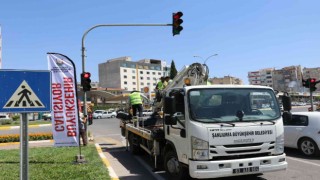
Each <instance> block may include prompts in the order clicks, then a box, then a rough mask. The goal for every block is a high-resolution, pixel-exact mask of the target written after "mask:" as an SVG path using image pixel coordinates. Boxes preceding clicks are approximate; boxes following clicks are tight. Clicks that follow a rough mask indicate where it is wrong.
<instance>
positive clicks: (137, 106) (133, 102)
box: [129, 91, 143, 117]
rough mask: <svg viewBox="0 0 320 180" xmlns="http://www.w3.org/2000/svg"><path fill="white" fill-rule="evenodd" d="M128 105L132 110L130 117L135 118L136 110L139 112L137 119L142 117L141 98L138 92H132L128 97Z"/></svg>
mask: <svg viewBox="0 0 320 180" xmlns="http://www.w3.org/2000/svg"><path fill="white" fill-rule="evenodd" d="M129 103H130V106H131V108H132V115H133V116H137V110H138V111H139V117H142V110H143V107H142V97H141V93H140V92H139V91H132V92H131V93H130V95H129Z"/></svg>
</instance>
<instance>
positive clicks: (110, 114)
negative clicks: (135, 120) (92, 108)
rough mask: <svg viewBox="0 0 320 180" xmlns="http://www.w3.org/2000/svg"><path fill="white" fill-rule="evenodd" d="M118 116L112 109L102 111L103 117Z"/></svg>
mask: <svg viewBox="0 0 320 180" xmlns="http://www.w3.org/2000/svg"><path fill="white" fill-rule="evenodd" d="M116 116H117V113H116V112H112V111H105V112H103V113H102V115H101V118H103V119H105V118H115V117H116Z"/></svg>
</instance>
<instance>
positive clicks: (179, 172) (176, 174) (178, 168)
mask: <svg viewBox="0 0 320 180" xmlns="http://www.w3.org/2000/svg"><path fill="white" fill-rule="evenodd" d="M164 167H165V170H166V172H167V173H168V174H169V175H170V177H171V179H175V180H180V179H184V178H186V177H187V174H189V173H188V172H187V170H186V168H185V167H183V166H182V165H181V164H180V163H179V160H178V156H177V154H176V152H174V151H169V152H167V153H166V154H165V157H164Z"/></svg>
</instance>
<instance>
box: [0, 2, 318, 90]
mask: <svg viewBox="0 0 320 180" xmlns="http://www.w3.org/2000/svg"><path fill="white" fill-rule="evenodd" d="M319 7H320V1H318V0H161V1H160V0H157V1H155V0H92V1H88V0H46V1H43V0H42V1H41V0H28V1H23V0H10V1H8V0H7V1H2V2H1V4H0V26H1V29H2V68H3V69H21V70H47V69H48V63H47V52H56V53H61V54H64V55H66V56H68V57H69V58H70V59H72V60H73V62H74V63H75V64H76V73H77V79H80V74H81V72H82V68H83V67H82V59H81V42H82V37H83V35H84V33H85V32H86V31H87V30H88V29H90V28H91V27H93V26H95V25H97V24H171V23H172V13H174V12H178V11H181V12H183V14H184V15H183V17H182V19H183V21H184V22H183V24H182V26H183V30H182V31H181V33H180V35H176V36H172V27H170V26H157V27H99V28H96V29H94V30H92V31H90V32H89V33H88V34H87V36H86V38H85V45H84V46H85V48H86V61H85V67H84V69H85V71H87V72H90V73H91V75H92V76H91V77H92V78H91V79H92V81H98V80H99V76H98V65H99V64H100V63H104V62H106V61H107V60H108V59H112V58H117V57H123V56H130V57H131V58H132V60H133V61H138V60H141V59H145V58H147V59H160V60H165V61H166V62H167V64H169V65H170V64H171V61H172V60H173V61H174V63H175V65H176V68H177V70H180V69H181V68H182V67H183V66H184V65H190V64H192V63H194V62H200V63H203V61H204V60H205V59H207V58H208V57H210V56H211V55H213V54H218V55H217V56H212V57H211V58H209V59H208V61H207V65H208V66H209V69H210V74H209V77H223V76H228V75H229V76H233V77H237V78H240V79H242V80H243V82H244V84H248V72H249V71H257V70H260V69H263V68H276V69H281V68H283V67H286V66H292V65H301V66H302V67H307V68H314V67H320V61H319V60H320V58H319V56H320V51H319V49H320V48H319V47H320V11H319ZM194 56H200V57H194Z"/></svg>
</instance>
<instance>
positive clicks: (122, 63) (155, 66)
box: [99, 56, 166, 91]
mask: <svg viewBox="0 0 320 180" xmlns="http://www.w3.org/2000/svg"><path fill="white" fill-rule="evenodd" d="M164 67H166V62H165V61H162V60H157V59H142V60H139V61H136V62H133V61H132V59H131V57H129V56H125V57H120V58H115V59H110V60H107V61H106V62H104V63H101V64H99V86H100V87H102V88H119V89H123V90H125V91H133V90H138V91H143V89H144V88H145V87H148V88H149V89H150V90H151V91H153V89H154V88H155V86H156V84H157V82H158V81H159V79H160V77H161V76H165V75H166V72H165V71H164Z"/></svg>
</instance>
